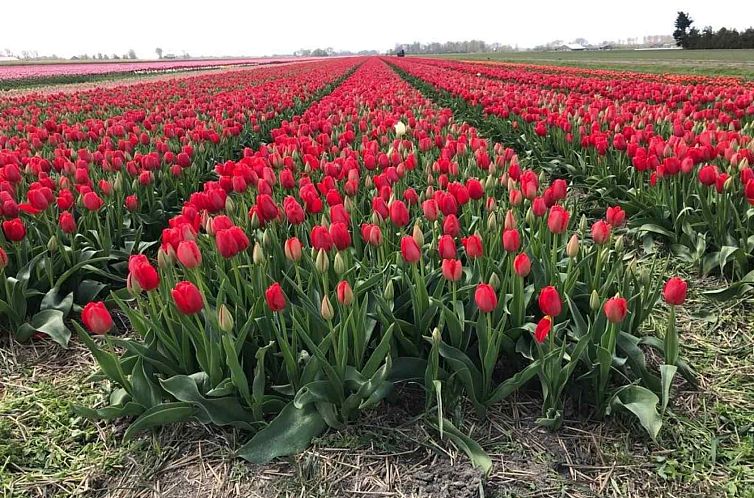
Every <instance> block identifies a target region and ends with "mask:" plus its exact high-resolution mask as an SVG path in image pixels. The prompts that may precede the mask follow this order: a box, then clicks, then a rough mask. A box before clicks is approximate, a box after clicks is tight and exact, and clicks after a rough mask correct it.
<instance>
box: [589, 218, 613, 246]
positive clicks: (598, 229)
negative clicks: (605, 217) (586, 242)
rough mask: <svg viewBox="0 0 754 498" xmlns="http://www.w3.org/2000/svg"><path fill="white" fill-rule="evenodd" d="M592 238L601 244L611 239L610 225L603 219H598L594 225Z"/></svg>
mask: <svg viewBox="0 0 754 498" xmlns="http://www.w3.org/2000/svg"><path fill="white" fill-rule="evenodd" d="M592 239H593V240H594V242H595V243H596V244H599V245H602V244H604V243H605V242H607V241H608V240H610V225H608V224H607V223H605V222H604V221H602V220H599V221H596V222H595V223H594V224H593V225H592Z"/></svg>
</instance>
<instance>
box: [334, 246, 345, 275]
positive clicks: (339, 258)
mask: <svg viewBox="0 0 754 498" xmlns="http://www.w3.org/2000/svg"><path fill="white" fill-rule="evenodd" d="M333 269H334V270H335V273H336V274H337V275H343V274H344V273H345V272H346V271H348V266H347V265H346V259H345V258H344V257H343V254H342V253H341V252H340V251H338V253H337V254H336V255H335V260H334V262H333Z"/></svg>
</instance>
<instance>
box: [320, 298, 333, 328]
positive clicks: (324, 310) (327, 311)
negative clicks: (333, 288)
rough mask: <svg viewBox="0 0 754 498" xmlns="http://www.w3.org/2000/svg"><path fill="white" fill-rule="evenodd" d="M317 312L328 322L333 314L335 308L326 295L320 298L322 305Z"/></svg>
mask: <svg viewBox="0 0 754 498" xmlns="http://www.w3.org/2000/svg"><path fill="white" fill-rule="evenodd" d="M319 312H320V313H321V314H322V318H324V319H325V320H327V321H328V322H329V321H330V320H332V319H333V317H334V316H335V310H334V309H333V307H332V303H330V299H328V297H327V296H325V297H323V298H322V306H320V307H319Z"/></svg>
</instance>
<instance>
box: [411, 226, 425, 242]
mask: <svg viewBox="0 0 754 498" xmlns="http://www.w3.org/2000/svg"><path fill="white" fill-rule="evenodd" d="M412 237H413V238H414V240H415V241H416V245H418V246H419V247H422V246H423V245H424V232H422V229H421V227H420V226H419V222H416V224H415V225H414V233H413V234H412Z"/></svg>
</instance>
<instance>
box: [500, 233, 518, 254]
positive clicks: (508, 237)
mask: <svg viewBox="0 0 754 498" xmlns="http://www.w3.org/2000/svg"><path fill="white" fill-rule="evenodd" d="M520 247H521V234H519V233H518V230H516V229H515V228H510V229H507V230H504V231H503V248H504V249H505V250H506V251H508V252H516V251H518V249H519V248H520Z"/></svg>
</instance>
